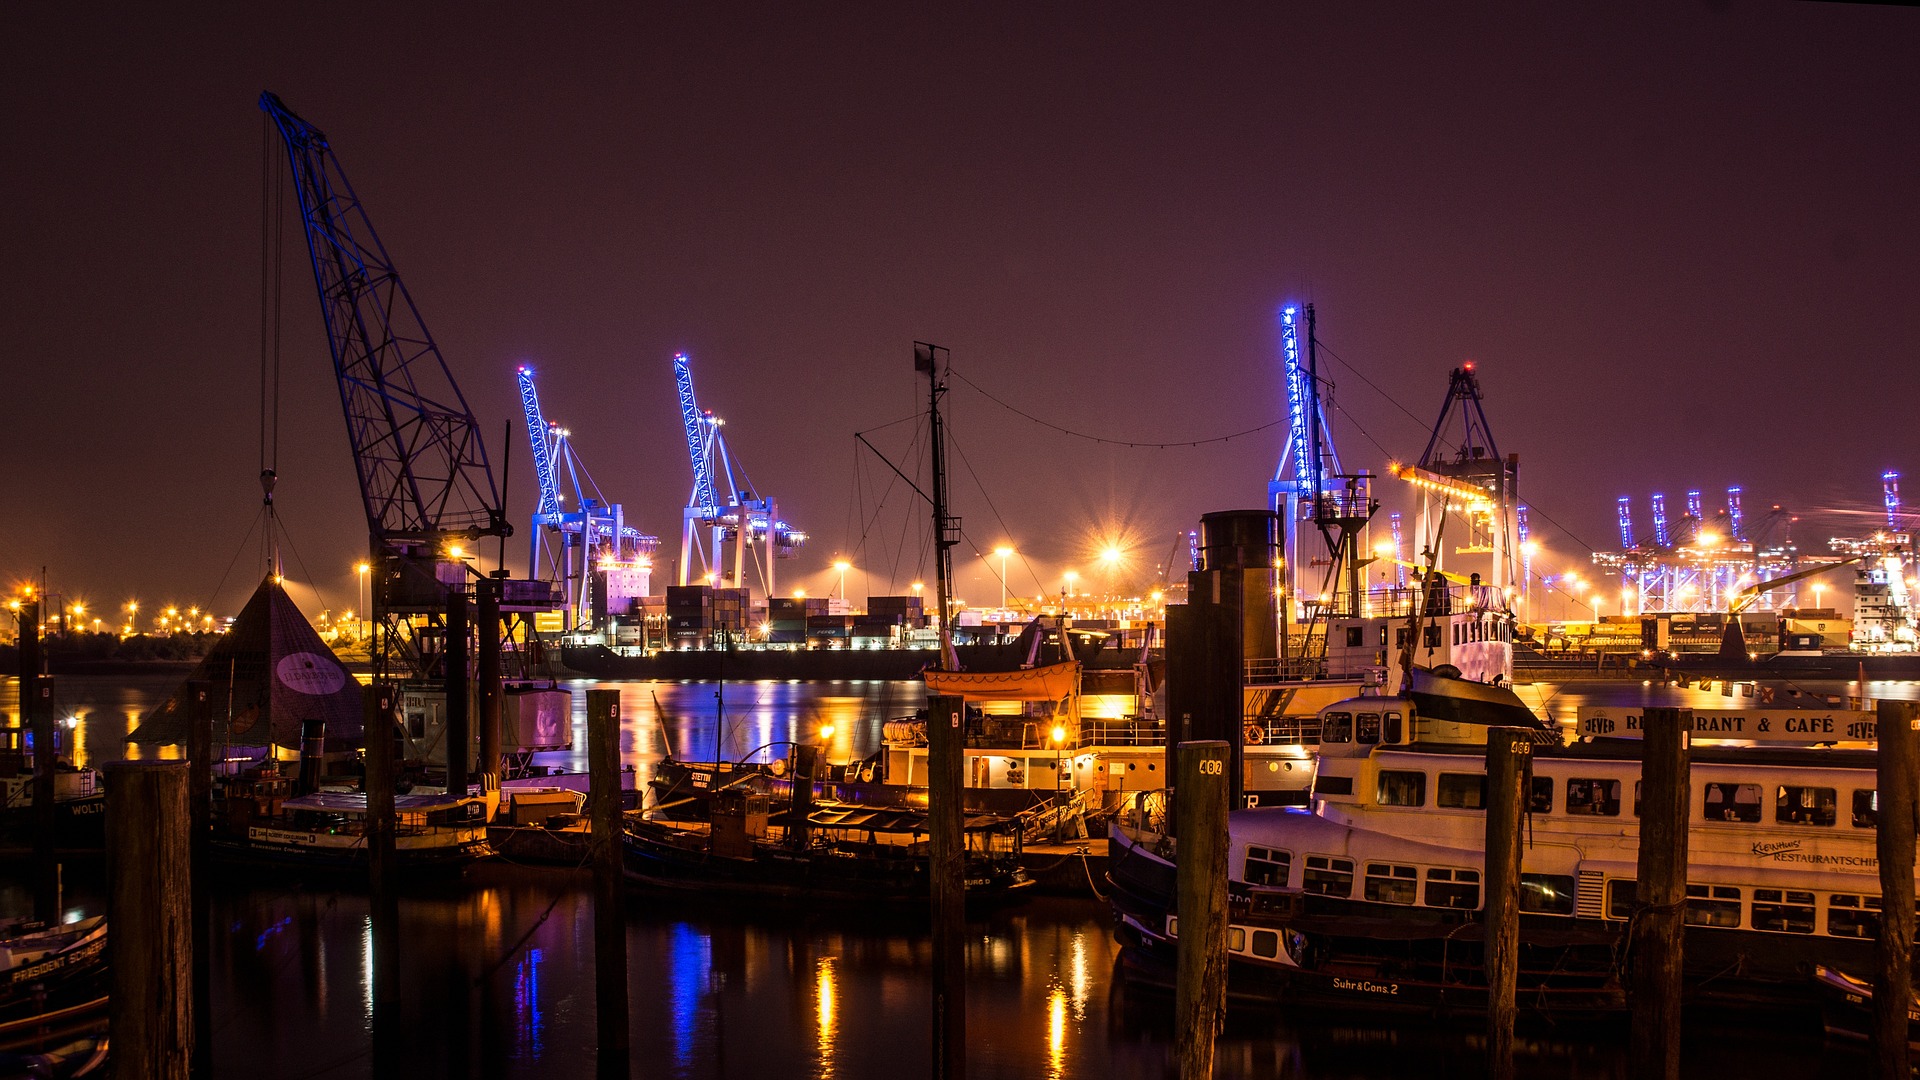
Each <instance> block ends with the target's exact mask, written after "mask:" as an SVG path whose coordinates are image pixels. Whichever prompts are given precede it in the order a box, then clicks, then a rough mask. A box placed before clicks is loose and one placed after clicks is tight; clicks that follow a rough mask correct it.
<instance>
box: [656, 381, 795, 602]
mask: <svg viewBox="0 0 1920 1080" xmlns="http://www.w3.org/2000/svg"><path fill="white" fill-rule="evenodd" d="M673 378H674V383H675V385H676V387H677V388H678V390H679V398H680V422H681V424H682V425H683V426H684V427H685V428H686V435H687V457H688V459H689V460H690V461H691V463H692V465H693V490H692V492H691V493H690V494H689V495H688V496H687V505H686V509H685V510H684V511H683V512H682V514H681V535H680V565H679V583H680V584H681V585H685V584H687V583H688V581H689V579H690V576H691V574H692V570H693V561H694V559H695V558H696V557H698V558H699V560H700V563H701V567H702V569H703V570H705V571H706V580H707V582H708V583H709V584H713V585H720V586H723V587H729V588H745V587H746V564H747V558H748V553H749V552H750V551H751V552H752V553H753V561H754V564H755V568H756V569H757V570H758V572H759V577H760V587H761V589H762V590H763V591H764V592H765V594H766V595H767V596H769V597H771V596H772V595H773V592H774V587H775V584H774V564H775V562H776V560H779V559H788V558H792V557H793V556H795V555H797V554H799V551H800V548H801V546H802V545H804V544H805V543H806V542H807V534H806V533H805V532H802V531H801V530H799V529H797V528H794V527H793V526H792V525H791V524H789V523H788V522H786V521H785V520H783V519H782V518H781V517H780V506H779V503H778V501H776V500H775V499H773V498H771V497H767V496H759V495H756V494H755V493H754V487H753V482H752V480H750V479H749V478H748V477H747V473H746V469H745V468H744V467H743V466H741V464H740V463H739V461H737V460H736V459H735V458H734V457H733V455H732V454H731V453H730V452H729V451H728V449H727V440H726V437H725V436H724V435H722V434H721V432H720V429H721V428H722V427H724V426H725V425H726V421H725V420H722V419H720V418H719V417H718V416H715V415H714V414H713V411H712V410H711V409H702V408H700V404H699V401H698V400H697V399H696V398H695V397H694V393H693V361H692V360H691V359H689V358H688V356H687V354H686V353H678V354H676V355H675V356H674V358H673ZM716 480H724V481H725V482H726V486H727V501H726V502H725V503H724V504H723V503H721V501H720V496H719V489H718V486H717V484H716ZM702 532H707V533H709V535H710V537H711V547H709V546H708V544H707V543H704V542H702V540H701V533H702ZM729 543H731V544H732V546H733V551H732V558H731V559H728V558H727V557H726V555H727V552H726V549H727V545H728V544H729ZM761 551H765V552H766V553H767V557H766V558H762V557H761V555H760V552H761ZM729 564H731V565H729Z"/></svg>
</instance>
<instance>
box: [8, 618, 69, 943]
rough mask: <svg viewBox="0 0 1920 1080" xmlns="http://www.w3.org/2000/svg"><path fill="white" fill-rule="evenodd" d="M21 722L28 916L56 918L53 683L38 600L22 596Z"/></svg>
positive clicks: (57, 875)
mask: <svg viewBox="0 0 1920 1080" xmlns="http://www.w3.org/2000/svg"><path fill="white" fill-rule="evenodd" d="M19 628H20V633H19V638H18V641H19V659H20V726H21V727H22V728H25V729H27V730H28V731H29V732H31V733H32V734H33V917H34V918H35V919H38V920H39V921H41V922H44V923H51V922H55V921H58V919H59V918H60V864H59V862H58V856H57V855H56V854H55V852H54V832H55V830H56V829H58V827H59V826H58V824H57V819H56V818H55V816H54V796H53V791H54V784H53V766H54V742H55V741H56V740H57V739H58V737H59V736H58V734H57V733H56V731H55V730H54V720H53V684H52V681H51V680H50V679H48V678H47V677H46V676H45V675H44V674H42V673H41V671H40V669H41V667H42V666H43V665H42V663H41V659H40V601H39V600H37V599H31V600H23V601H21V603H20V616H19Z"/></svg>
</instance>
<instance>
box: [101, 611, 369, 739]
mask: <svg viewBox="0 0 1920 1080" xmlns="http://www.w3.org/2000/svg"><path fill="white" fill-rule="evenodd" d="M194 680H205V681H206V682H207V683H208V685H209V687H210V688H211V690H212V692H213V693H212V698H213V702H212V706H213V742H214V745H215V746H223V745H224V746H267V745H269V744H272V745H274V746H281V747H286V748H287V749H290V750H297V749H299V748H300V725H301V723H302V722H303V721H306V720H309V719H313V718H319V719H322V720H325V721H326V724H327V746H328V748H329V749H336V748H346V747H349V746H358V745H359V744H360V741H361V739H360V734H361V728H360V724H361V716H362V709H363V708H364V706H363V704H362V702H361V697H360V683H359V682H358V680H356V679H355V678H354V677H353V674H352V673H351V672H349V671H348V670H347V669H346V667H345V665H343V664H341V663H340V661H339V659H338V658H337V657H335V656H334V655H333V650H332V649H330V648H328V647H327V644H326V642H324V641H321V640H320V635H319V634H318V633H316V632H315V631H314V629H313V626H312V625H311V624H310V623H308V622H307V617H306V616H305V615H302V614H301V613H300V608H299V605H297V604H295V603H294V602H293V598H292V597H289V596H288V595H287V591H286V590H285V589H283V588H281V587H280V586H279V584H278V583H276V582H275V581H274V579H273V578H272V577H268V578H267V579H266V580H265V581H262V582H261V583H260V587H259V588H258V589H255V590H254V593H253V597H252V598H251V599H249V600H248V601H247V606H246V607H244V608H241V609H240V615H239V617H238V618H236V619H234V621H233V627H232V628H231V629H229V630H228V631H227V633H226V635H225V636H224V637H222V638H221V639H220V640H219V641H218V642H216V643H215V644H214V646H213V648H212V649H211V650H210V651H209V652H208V653H207V655H206V658H205V659H203V660H201V661H200V665H199V667H197V668H195V669H194V671H193V674H192V675H190V676H188V682H192V681H194ZM190 716H191V713H190V711H189V708H188V701H187V683H182V684H181V685H180V688H179V689H177V690H175V691H174V692H173V695H172V696H171V697H169V698H168V699H167V700H166V701H165V702H163V703H162V704H161V705H159V706H158V707H156V708H155V709H154V710H153V711H152V712H150V713H148V714H147V715H146V717H145V718H144V719H143V720H142V721H141V723H140V726H139V727H137V728H135V729H134V730H133V732H132V733H131V734H129V735H128V736H127V741H128V742H135V743H141V744H168V743H177V744H182V745H184V744H185V743H186V741H187V721H188V718H189V717H190Z"/></svg>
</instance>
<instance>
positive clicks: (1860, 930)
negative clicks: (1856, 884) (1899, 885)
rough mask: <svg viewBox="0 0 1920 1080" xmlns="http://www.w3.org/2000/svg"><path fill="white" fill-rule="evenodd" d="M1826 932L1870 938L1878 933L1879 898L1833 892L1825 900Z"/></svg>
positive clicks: (1837, 935) (1834, 934) (1838, 935)
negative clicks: (1828, 898) (1830, 897)
mask: <svg viewBox="0 0 1920 1080" xmlns="http://www.w3.org/2000/svg"><path fill="white" fill-rule="evenodd" d="M1827 933H1829V934H1831V935H1833V936H1834V937H1850V938H1871V937H1876V936H1878V935H1879V933H1880V898H1879V897H1877V896H1850V895H1848V894H1846V893H1834V894H1833V897H1832V899H1830V900H1829V901H1828V902H1827Z"/></svg>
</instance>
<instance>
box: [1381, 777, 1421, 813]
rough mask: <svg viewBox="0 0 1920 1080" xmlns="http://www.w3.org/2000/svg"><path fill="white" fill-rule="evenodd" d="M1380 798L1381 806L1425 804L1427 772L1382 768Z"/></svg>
mask: <svg viewBox="0 0 1920 1080" xmlns="http://www.w3.org/2000/svg"><path fill="white" fill-rule="evenodd" d="M1378 799H1379V802H1380V805H1381V806H1425V805H1426V804H1427V774H1426V773H1423V772H1413V771H1411V770H1402V769H1381V770H1380V789H1379V795H1378Z"/></svg>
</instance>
